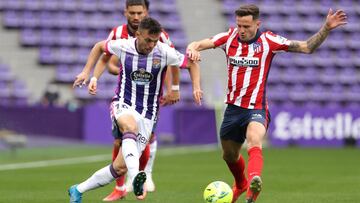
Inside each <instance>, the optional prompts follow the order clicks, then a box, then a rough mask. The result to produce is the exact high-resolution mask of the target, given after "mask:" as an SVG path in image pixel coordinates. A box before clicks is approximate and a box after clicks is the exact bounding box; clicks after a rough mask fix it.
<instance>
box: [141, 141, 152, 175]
mask: <svg viewBox="0 0 360 203" xmlns="http://www.w3.org/2000/svg"><path fill="white" fill-rule="evenodd" d="M149 159H150V144H147V145H146V147H145V149H144V151H143V153H142V154H141V157H140V160H139V162H140V165H139V170H140V171H143V170H144V169H145V167H146V164H147V162H148V161H149Z"/></svg>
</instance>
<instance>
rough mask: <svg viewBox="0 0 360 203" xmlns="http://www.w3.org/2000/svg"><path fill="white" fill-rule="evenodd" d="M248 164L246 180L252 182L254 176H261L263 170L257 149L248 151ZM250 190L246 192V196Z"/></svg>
mask: <svg viewBox="0 0 360 203" xmlns="http://www.w3.org/2000/svg"><path fill="white" fill-rule="evenodd" d="M248 155H249V162H248V178H249V181H251V180H252V178H253V177H254V176H261V171H262V168H263V163H264V161H263V156H262V150H261V149H260V148H259V147H253V148H251V149H249V150H248ZM249 192H250V190H248V192H247V196H250V195H251V194H250V193H249Z"/></svg>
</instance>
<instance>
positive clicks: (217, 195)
mask: <svg viewBox="0 0 360 203" xmlns="http://www.w3.org/2000/svg"><path fill="white" fill-rule="evenodd" d="M232 198H233V192H232V189H231V188H230V186H229V185H228V184H226V183H225V182H222V181H214V182H212V183H210V184H209V185H208V186H207V187H206V188H205V190H204V200H205V202H206V203H231V201H232Z"/></svg>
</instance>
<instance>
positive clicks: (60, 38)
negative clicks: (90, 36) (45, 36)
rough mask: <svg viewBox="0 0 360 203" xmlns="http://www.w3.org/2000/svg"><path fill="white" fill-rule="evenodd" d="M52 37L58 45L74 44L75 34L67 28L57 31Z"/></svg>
mask: <svg viewBox="0 0 360 203" xmlns="http://www.w3.org/2000/svg"><path fill="white" fill-rule="evenodd" d="M54 37H55V38H56V41H55V44H57V45H59V46H73V45H74V44H75V34H74V32H71V31H70V30H69V29H61V30H59V31H57V32H56V34H55V36H54Z"/></svg>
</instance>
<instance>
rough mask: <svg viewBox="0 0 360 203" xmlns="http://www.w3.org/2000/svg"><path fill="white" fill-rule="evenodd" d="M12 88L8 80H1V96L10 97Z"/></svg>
mask: <svg viewBox="0 0 360 203" xmlns="http://www.w3.org/2000/svg"><path fill="white" fill-rule="evenodd" d="M10 96H11V90H10V87H9V85H8V83H7V82H1V81H0V98H10Z"/></svg>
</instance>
